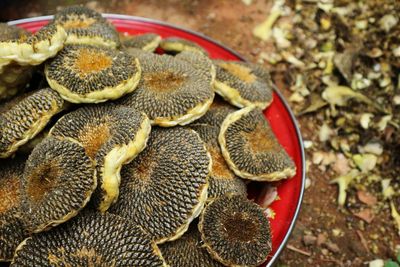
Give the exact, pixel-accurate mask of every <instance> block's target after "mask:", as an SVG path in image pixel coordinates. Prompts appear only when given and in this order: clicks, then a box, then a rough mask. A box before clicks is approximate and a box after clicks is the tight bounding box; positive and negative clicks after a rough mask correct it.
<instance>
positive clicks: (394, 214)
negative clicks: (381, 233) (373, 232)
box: [390, 201, 400, 236]
mask: <svg viewBox="0 0 400 267" xmlns="http://www.w3.org/2000/svg"><path fill="white" fill-rule="evenodd" d="M390 209H391V210H392V217H393V219H394V221H395V223H396V224H397V229H398V230H399V231H398V234H399V236H400V214H399V213H398V212H397V210H396V207H395V206H394V204H393V201H390Z"/></svg>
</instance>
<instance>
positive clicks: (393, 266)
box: [384, 260, 400, 267]
mask: <svg viewBox="0 0 400 267" xmlns="http://www.w3.org/2000/svg"><path fill="white" fill-rule="evenodd" d="M384 267H400V266H399V264H398V263H397V262H394V261H392V260H387V261H386V262H385V265H384Z"/></svg>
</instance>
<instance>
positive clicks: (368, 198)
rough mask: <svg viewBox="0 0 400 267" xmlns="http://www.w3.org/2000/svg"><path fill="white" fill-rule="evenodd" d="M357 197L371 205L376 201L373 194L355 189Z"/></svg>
mask: <svg viewBox="0 0 400 267" xmlns="http://www.w3.org/2000/svg"><path fill="white" fill-rule="evenodd" d="M357 197H358V199H359V200H360V201H361V202H362V203H364V204H367V205H368V206H373V205H375V204H376V203H377V202H378V200H377V198H376V197H375V196H373V195H371V194H370V193H368V192H365V191H357Z"/></svg>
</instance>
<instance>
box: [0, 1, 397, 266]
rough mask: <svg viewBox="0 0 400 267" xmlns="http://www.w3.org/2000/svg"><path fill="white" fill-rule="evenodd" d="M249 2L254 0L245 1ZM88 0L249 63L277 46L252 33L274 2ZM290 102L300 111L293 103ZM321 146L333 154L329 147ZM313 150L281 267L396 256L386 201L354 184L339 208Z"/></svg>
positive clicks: (37, 4)
mask: <svg viewBox="0 0 400 267" xmlns="http://www.w3.org/2000/svg"><path fill="white" fill-rule="evenodd" d="M81 2H83V1H74V0H64V1H62V0H57V1H50V2H49V1H44V0H39V1H15V2H13V1H3V2H2V3H1V4H0V8H1V11H0V19H1V20H3V21H8V20H12V19H19V18H24V17H32V16H38V15H45V14H53V13H54V12H55V10H57V9H58V8H59V7H61V6H64V5H71V4H77V3H81ZM245 2H251V4H250V5H246V4H245ZM310 2H311V1H310ZM84 3H85V4H86V5H87V6H89V7H91V8H94V9H96V10H98V11H101V12H106V13H120V14H128V15H136V16H143V17H148V18H154V19H158V20H163V21H167V22H169V23H173V24H176V25H179V26H182V27H185V28H189V29H191V30H194V31H199V32H202V33H204V34H205V35H208V36H210V37H211V38H214V39H216V40H218V41H220V42H221V43H223V44H226V45H227V46H229V47H231V48H232V49H234V50H236V51H238V52H239V53H240V54H241V55H243V56H244V57H245V58H247V59H248V60H250V61H252V62H260V60H261V61H262V58H265V55H266V54H268V53H269V51H271V50H272V49H273V44H272V43H271V42H268V41H267V42H263V41H260V40H259V39H258V38H256V37H254V36H253V34H252V30H253V28H254V27H255V26H256V25H258V24H260V23H261V22H262V21H264V20H265V18H266V17H267V15H268V14H269V11H270V9H271V6H272V1H266V0H254V1H240V0H220V1H212V0H203V1H189V0H183V1H179V0H168V1H130V0H122V1H116V0H111V1H90V2H84ZM272 72H273V74H274V78H275V81H276V83H277V84H278V87H279V88H280V89H281V90H282V92H283V93H284V95H285V96H286V97H287V98H289V97H290V96H291V94H292V92H291V91H290V90H289V89H288V86H287V84H286V83H285V79H284V77H283V76H284V73H283V72H282V71H281V70H280V69H279V65H278V69H272ZM292 106H293V108H295V104H292ZM314 116H315V114H314V113H311V114H309V115H303V116H299V117H298V120H299V123H300V128H301V132H302V135H303V138H304V139H305V140H310V141H313V142H314V143H318V135H317V133H316V131H315V117H314ZM319 148H320V147H319ZM322 150H324V151H329V148H327V147H325V149H323V148H322ZM316 151H318V150H317V149H316V148H311V149H308V150H307V157H308V159H309V162H310V164H309V169H308V172H307V177H308V179H309V183H310V185H309V187H308V188H307V189H306V193H305V197H304V203H303V206H302V209H301V213H300V216H299V219H298V222H297V225H296V227H295V229H294V231H293V234H292V236H291V238H290V240H289V242H288V246H287V248H286V249H285V250H284V251H283V253H282V254H281V256H280V259H279V263H278V265H281V266H285V265H286V266H363V265H365V264H367V263H368V262H369V261H372V260H374V259H384V260H387V259H395V257H396V249H398V247H399V246H400V238H399V235H398V234H397V229H396V225H395V223H394V220H393V218H392V217H391V215H390V209H389V205H388V202H383V201H382V199H381V197H380V196H378V198H377V199H374V198H372V203H369V202H368V201H365V199H364V201H360V200H359V199H360V198H361V199H363V198H362V194H363V192H364V191H365V190H366V187H362V186H361V187H355V188H352V189H350V190H349V197H348V203H347V204H346V205H345V206H344V207H339V205H338V201H337V197H338V188H337V186H336V185H334V184H331V183H330V181H331V180H332V179H333V178H335V177H337V176H338V174H337V172H335V170H334V168H329V167H328V168H324V167H323V166H322V167H321V165H318V164H312V163H311V159H312V157H313V154H314V153H315V152H316ZM360 192H361V193H360ZM366 202H367V203H369V204H367V203H366ZM395 203H398V202H395ZM368 205H372V206H373V207H372V208H371V209H373V210H375V213H374V214H375V215H374V218H372V221H370V222H369V223H368V222H366V221H365V220H362V219H360V218H359V217H357V216H355V215H354V211H355V210H359V209H361V208H364V207H367V206H368ZM376 206H379V208H376ZM376 210H379V213H377V212H376ZM370 217H371V216H370ZM369 219H371V218H369ZM367 221H368V218H367Z"/></svg>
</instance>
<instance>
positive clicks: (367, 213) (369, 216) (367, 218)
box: [353, 209, 375, 223]
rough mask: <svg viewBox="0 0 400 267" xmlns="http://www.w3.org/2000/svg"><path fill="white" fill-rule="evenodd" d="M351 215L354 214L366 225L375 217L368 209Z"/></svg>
mask: <svg viewBox="0 0 400 267" xmlns="http://www.w3.org/2000/svg"><path fill="white" fill-rule="evenodd" d="M353 214H354V216H356V217H358V218H360V219H361V220H363V221H365V222H367V223H371V222H372V220H373V219H374V217H375V216H374V213H373V212H372V210H370V209H364V210H361V211H359V212H357V213H353Z"/></svg>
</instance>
